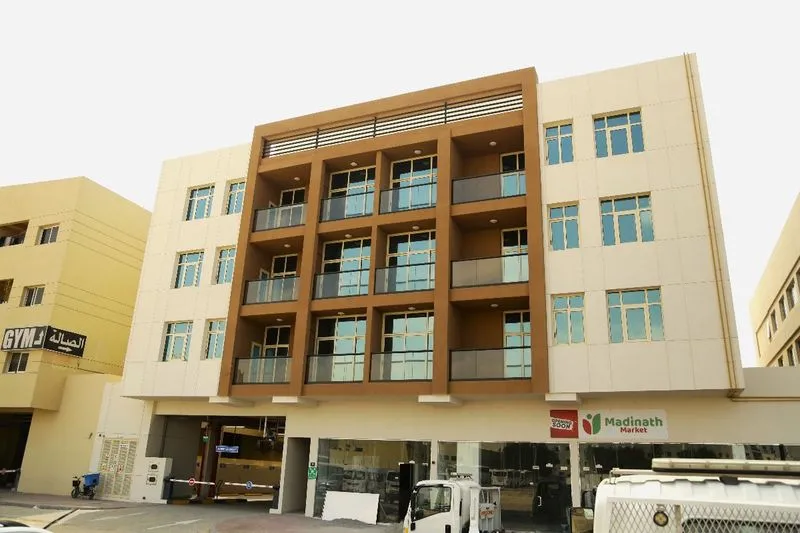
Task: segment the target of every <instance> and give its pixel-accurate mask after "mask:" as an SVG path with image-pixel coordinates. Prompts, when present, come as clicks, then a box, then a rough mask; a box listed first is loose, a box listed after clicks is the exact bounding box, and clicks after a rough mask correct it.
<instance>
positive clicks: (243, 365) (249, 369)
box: [233, 356, 292, 385]
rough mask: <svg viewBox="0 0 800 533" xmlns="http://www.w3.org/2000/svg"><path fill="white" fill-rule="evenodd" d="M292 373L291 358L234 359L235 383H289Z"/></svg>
mask: <svg viewBox="0 0 800 533" xmlns="http://www.w3.org/2000/svg"><path fill="white" fill-rule="evenodd" d="M291 375H292V358H291V357H289V356H286V357H258V358H255V359H236V372H235V373H234V376H233V383H234V384H235V385H252V384H269V383H289V381H290V380H291Z"/></svg>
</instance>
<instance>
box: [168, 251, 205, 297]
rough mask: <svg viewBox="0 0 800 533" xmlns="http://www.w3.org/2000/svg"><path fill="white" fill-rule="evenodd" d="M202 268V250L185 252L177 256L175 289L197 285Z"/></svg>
mask: <svg viewBox="0 0 800 533" xmlns="http://www.w3.org/2000/svg"><path fill="white" fill-rule="evenodd" d="M202 270H203V252H186V253H183V254H180V255H179V256H178V269H177V271H176V273H175V285H174V287H175V288H176V289H180V288H181V287H197V286H198V285H199V284H200V272H201V271H202Z"/></svg>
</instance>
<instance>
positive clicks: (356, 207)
mask: <svg viewBox="0 0 800 533" xmlns="http://www.w3.org/2000/svg"><path fill="white" fill-rule="evenodd" d="M328 197H329V200H328V201H326V202H324V203H323V210H324V211H325V212H323V214H322V215H323V218H322V220H340V219H343V218H348V217H359V216H363V215H371V214H372V211H373V207H374V205H375V167H369V168H359V169H354V170H347V171H345V172H335V173H333V174H331V178H330V188H329V192H328ZM337 198H338V199H337Z"/></svg>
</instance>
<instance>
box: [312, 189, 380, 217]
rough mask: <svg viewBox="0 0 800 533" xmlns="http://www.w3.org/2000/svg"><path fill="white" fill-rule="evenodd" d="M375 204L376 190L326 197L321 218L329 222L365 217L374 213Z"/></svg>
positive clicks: (323, 201)
mask: <svg viewBox="0 0 800 533" xmlns="http://www.w3.org/2000/svg"><path fill="white" fill-rule="evenodd" d="M374 206H375V192H374V191H369V192H364V193H358V194H348V195H347V196H337V197H334V198H325V199H323V200H322V210H321V213H320V215H319V219H320V221H322V222H327V221H329V220H343V219H345V218H356V217H365V216H368V215H371V214H372V211H373V210H374Z"/></svg>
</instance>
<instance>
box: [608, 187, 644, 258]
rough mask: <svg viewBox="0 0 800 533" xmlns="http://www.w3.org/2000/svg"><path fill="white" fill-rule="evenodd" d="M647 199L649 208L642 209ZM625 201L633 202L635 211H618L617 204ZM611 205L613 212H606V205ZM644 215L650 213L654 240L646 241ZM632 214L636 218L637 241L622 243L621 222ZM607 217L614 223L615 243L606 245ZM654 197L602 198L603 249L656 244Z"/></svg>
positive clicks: (641, 194) (638, 194)
mask: <svg viewBox="0 0 800 533" xmlns="http://www.w3.org/2000/svg"><path fill="white" fill-rule="evenodd" d="M645 198H646V199H647V206H645V207H641V206H640V202H641V201H642V199H645ZM625 200H633V201H634V203H635V205H636V207H635V208H634V209H625V210H620V211H617V208H616V207H617V202H621V201H625ZM607 203H611V211H609V212H604V211H603V206H604V204H607ZM642 213H649V217H650V230H651V233H652V237H653V238H652V239H649V240H644V226H643V221H642ZM630 214H633V215H634V218H635V226H636V240H635V241H627V242H621V241H620V230H619V220H620V218H621V217H622V216H628V215H630ZM607 217H611V219H612V221H613V227H614V242H613V243H611V244H607V243H606V228H605V224H604V221H605V219H606V218H607ZM653 218H654V217H653V196H652V194H651V193H649V192H646V193H636V194H633V195H625V196H614V197H607V198H600V242H601V244H602V246H603V247H607V246H622V245H625V244H637V243H639V244H644V243H648V242H655V240H656V226H655V221H654V220H653Z"/></svg>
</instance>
